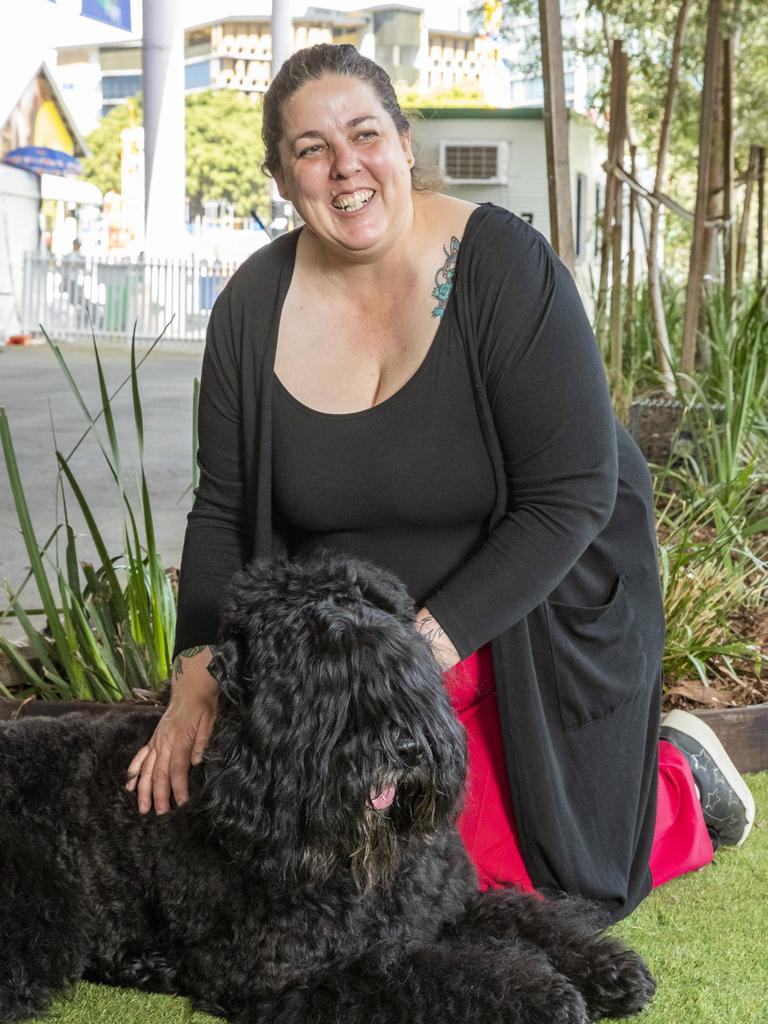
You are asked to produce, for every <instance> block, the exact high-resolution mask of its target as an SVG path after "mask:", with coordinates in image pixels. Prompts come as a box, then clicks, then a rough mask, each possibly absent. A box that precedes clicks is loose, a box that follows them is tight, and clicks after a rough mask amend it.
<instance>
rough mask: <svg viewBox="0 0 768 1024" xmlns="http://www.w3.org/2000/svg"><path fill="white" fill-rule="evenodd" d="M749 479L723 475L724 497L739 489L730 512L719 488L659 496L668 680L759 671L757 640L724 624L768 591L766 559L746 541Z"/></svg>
mask: <svg viewBox="0 0 768 1024" xmlns="http://www.w3.org/2000/svg"><path fill="white" fill-rule="evenodd" d="M657 482H658V481H657ZM687 483H689V482H687ZM754 486H755V485H754V481H753V480H751V478H750V477H749V475H748V473H745V474H743V475H742V477H741V479H740V481H738V483H734V481H731V482H729V485H728V488H727V491H728V494H727V497H728V501H729V503H731V504H733V503H734V500H735V499H734V493H735V491H736V490H737V489H738V492H739V494H740V496H741V507H740V508H738V507H737V508H735V509H733V510H732V511H731V512H730V513H728V512H726V511H725V509H724V507H723V503H722V496H723V491H724V490H725V488H717V487H714V488H709V489H702V490H701V491H700V492H699V493H698V495H691V494H690V493H689V494H685V493H682V494H681V493H674V492H673V493H672V494H667V495H665V496H663V497H661V496H660V511H659V516H658V525H659V537H660V542H659V560H660V564H661V583H662V591H663V595H664V610H665V615H666V622H667V637H666V644H665V649H664V675H665V679H666V681H667V684H668V685H670V686H671V685H673V684H675V683H677V682H679V681H680V680H684V679H686V678H691V676H693V677H694V678H696V679H697V680H698V681H700V682H701V683H702V684H703V685H704V686H708V685H710V684H711V683H712V682H713V681H715V680H718V681H721V682H724V683H725V684H726V685H727V686H728V687H731V688H734V687H735V688H738V687H740V686H742V685H743V683H744V680H745V678H748V677H749V676H755V677H759V674H760V671H761V657H760V649H759V647H758V646H757V645H756V644H754V643H752V642H750V641H748V640H745V639H743V638H742V637H740V636H738V635H736V634H735V633H734V631H733V629H732V626H731V622H732V620H733V618H734V617H735V616H736V615H737V614H738V612H739V611H741V610H742V609H744V608H756V609H757V608H760V607H761V606H762V605H763V604H764V602H765V600H766V597H768V564H766V562H765V561H764V560H763V559H762V558H761V557H760V555H759V554H758V553H757V551H756V550H754V549H753V548H752V547H750V546H749V544H748V543H747V541H748V539H749V536H750V533H751V531H753V530H754V529H755V527H759V525H760V524H759V523H752V524H750V525H748V524H747V523H746V520H745V509H746V508H748V507H749V506H750V503H751V499H752V491H753V489H754ZM716 524H717V525H716ZM766 528H768V523H766V524H763V529H766Z"/></svg>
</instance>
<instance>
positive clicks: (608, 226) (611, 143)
mask: <svg viewBox="0 0 768 1024" xmlns="http://www.w3.org/2000/svg"><path fill="white" fill-rule="evenodd" d="M622 52H623V51H622V48H621V40H619V39H615V40H614V42H613V49H612V51H611V99H610V104H611V105H610V109H609V117H610V122H609V125H608V173H607V175H606V179H605V200H604V205H603V237H602V247H601V251H600V285H599V287H598V290H597V317H596V320H595V333H596V334H597V336H598V339H602V338H603V335H604V332H605V327H604V325H605V323H606V320H607V305H608V274H609V271H610V261H611V250H612V247H613V245H612V230H613V217H614V213H615V208H616V200H615V196H616V188H617V185H618V182H617V180H616V175H615V174H614V173H613V161H614V152H615V148H616V145H615V139H616V129H617V127H618V109H619V91H620V82H619V78H620V73H619V69H620V65H621V57H622Z"/></svg>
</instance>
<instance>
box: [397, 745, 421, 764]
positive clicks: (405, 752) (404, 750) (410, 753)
mask: <svg viewBox="0 0 768 1024" xmlns="http://www.w3.org/2000/svg"><path fill="white" fill-rule="evenodd" d="M397 752H398V754H399V755H400V759H401V760H402V761H403V762H404V763H405V764H407V765H411V764H413V763H414V762H415V761H417V760H418V758H419V745H418V743H416V741H415V740H413V739H406V740H402V741H401V742H400V743H398V745H397Z"/></svg>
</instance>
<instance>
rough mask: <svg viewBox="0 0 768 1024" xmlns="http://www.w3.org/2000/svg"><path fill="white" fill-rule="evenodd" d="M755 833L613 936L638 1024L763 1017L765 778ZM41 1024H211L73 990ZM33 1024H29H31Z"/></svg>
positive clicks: (161, 1007)
mask: <svg viewBox="0 0 768 1024" xmlns="http://www.w3.org/2000/svg"><path fill="white" fill-rule="evenodd" d="M749 782H750V786H751V787H752V791H753V793H754V794H755V800H756V802H757V826H756V827H755V829H754V830H753V832H752V835H751V836H750V837H749V839H748V840H747V842H746V844H745V845H744V846H743V847H742V848H741V849H740V850H728V849H726V850H721V851H720V852H719V853H718V855H717V857H716V859H715V862H714V864H712V865H710V866H709V867H707V868H705V869H704V870H703V871H700V872H698V873H695V874H691V875H687V876H685V877H683V878H678V879H676V880H675V881H673V882H670V883H669V884H667V885H665V886H663V887H662V888H661V889H659V890H657V891H656V892H654V893H651V895H650V896H649V897H648V899H647V900H646V901H645V902H644V903H643V904H642V905H641V906H640V907H639V908H638V909H637V910H636V911H635V913H634V914H633V915H632V916H631V917H630V918H629V919H628V920H627V921H623V922H622V923H621V924H619V925H617V926H616V929H615V931H616V932H617V934H619V935H621V936H622V938H624V939H625V940H626V941H627V942H628V943H629V944H630V945H631V946H633V947H634V948H635V949H637V950H638V951H639V952H640V953H642V955H643V956H644V957H645V958H646V960H647V961H648V963H649V965H650V967H651V970H652V971H653V973H654V974H655V976H656V979H657V981H658V985H659V989H658V993H657V995H656V999H655V1000H654V1002H653V1005H652V1006H651V1007H650V1009H649V1010H647V1011H646V1012H645V1013H644V1014H643V1015H642V1017H641V1018H639V1019H640V1020H641V1021H642V1022H643V1024H757V1022H759V1021H763V1020H765V1019H766V1017H767V1016H768V995H767V993H768V959H766V955H765V937H766V930H765V919H766V918H765V893H766V891H768V824H767V822H766V819H768V772H763V773H761V774H760V775H753V776H750V778H749ZM39 1020H40V1021H43V1020H44V1021H45V1024H147V1022H151V1024H214V1022H215V1021H217V1020H220V1018H216V1017H210V1016H208V1015H206V1014H203V1013H194V1012H193V1011H192V1010H191V1009H190V1007H189V1004H188V1003H187V1001H186V1000H185V999H179V998H175V997H171V996H158V995H145V994H144V993H141V992H136V991H129V990H125V989H117V988H107V987H106V986H103V985H90V984H86V983H82V984H80V985H78V986H77V987H76V989H75V990H74V993H73V996H72V997H71V998H68V999H60V1000H58V1001H57V1002H56V1004H55V1005H54V1007H53V1010H52V1011H51V1013H50V1014H49V1015H48V1016H47V1017H45V1018H40V1019H39ZM36 1024H37V1022H36Z"/></svg>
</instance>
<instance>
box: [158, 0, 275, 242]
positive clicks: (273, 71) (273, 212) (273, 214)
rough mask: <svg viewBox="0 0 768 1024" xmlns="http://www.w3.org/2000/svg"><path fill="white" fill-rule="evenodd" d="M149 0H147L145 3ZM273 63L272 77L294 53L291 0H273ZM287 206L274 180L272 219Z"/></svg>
mask: <svg viewBox="0 0 768 1024" xmlns="http://www.w3.org/2000/svg"><path fill="white" fill-rule="evenodd" d="M146 2H147V0H145V3H146ZM271 30H272V65H271V71H272V75H271V77H272V78H274V77H275V75H276V74H277V72H278V71H279V70H280V68H281V67H282V66H283V63H284V62H285V61H286V60H288V58H289V57H290V56H291V54H292V53H293V19H292V18H291V0H272V19H271ZM284 210H285V206H284V203H283V200H282V199H281V197H280V193H279V192H278V191H277V185H276V184H275V182H274V181H273V182H272V221H273V222H274V221H275V220H276V219H277V218H278V217H282V216H283V215H284Z"/></svg>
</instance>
